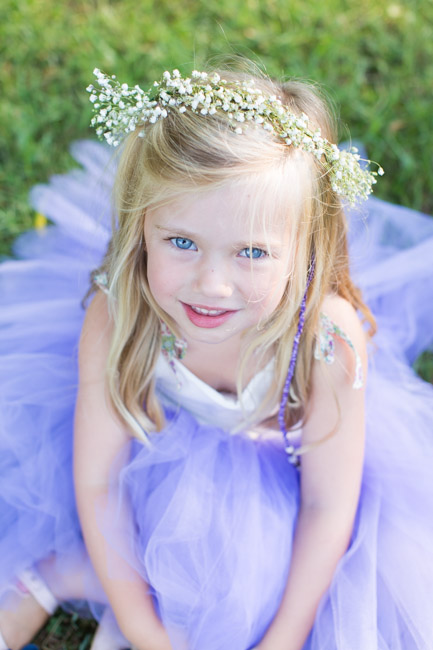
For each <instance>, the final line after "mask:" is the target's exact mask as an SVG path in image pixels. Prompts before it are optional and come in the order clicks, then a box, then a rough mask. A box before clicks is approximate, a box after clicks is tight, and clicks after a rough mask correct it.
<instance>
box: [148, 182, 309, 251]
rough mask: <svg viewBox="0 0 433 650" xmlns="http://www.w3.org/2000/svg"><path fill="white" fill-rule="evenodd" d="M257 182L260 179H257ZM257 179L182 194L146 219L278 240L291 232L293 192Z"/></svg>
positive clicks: (162, 224)
mask: <svg viewBox="0 0 433 650" xmlns="http://www.w3.org/2000/svg"><path fill="white" fill-rule="evenodd" d="M259 181H260V179H259ZM263 185H264V184H263V183H260V182H257V180H256V179H254V180H252V179H248V180H246V179H242V180H238V181H236V182H229V183H225V184H224V185H222V186H219V187H216V188H211V189H205V190H199V191H196V192H185V193H184V194H182V195H180V196H177V197H176V198H175V199H174V200H172V201H170V202H169V203H167V204H166V205H162V206H159V207H156V208H153V209H152V210H151V211H149V212H148V213H147V215H146V220H147V221H148V226H150V225H156V226H158V227H163V228H183V229H193V232H195V231H196V230H197V229H198V230H204V231H206V230H211V231H212V232H214V233H216V232H218V234H219V235H224V237H225V238H226V237H229V236H230V235H233V236H236V237H237V238H239V236H242V237H243V238H244V239H245V240H249V239H257V238H260V239H266V238H267V237H270V236H275V237H281V236H283V235H285V234H286V232H287V231H289V230H290V225H291V222H292V219H293V217H294V212H295V205H296V204H297V201H296V197H295V194H296V191H295V189H294V190H293V192H292V191H290V190H288V188H287V187H285V188H284V191H283V192H279V191H278V189H279V188H275V187H264V186H263Z"/></svg>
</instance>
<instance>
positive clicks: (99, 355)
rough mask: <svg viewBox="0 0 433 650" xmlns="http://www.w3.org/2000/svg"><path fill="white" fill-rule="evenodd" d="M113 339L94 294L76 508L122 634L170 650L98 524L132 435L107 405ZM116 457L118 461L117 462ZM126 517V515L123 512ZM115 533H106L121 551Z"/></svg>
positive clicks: (136, 580)
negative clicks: (115, 467) (113, 473)
mask: <svg viewBox="0 0 433 650" xmlns="http://www.w3.org/2000/svg"><path fill="white" fill-rule="evenodd" d="M110 337H111V324H110V320H109V316H108V310H107V304H106V298H105V296H104V295H103V294H101V293H98V294H97V295H96V296H95V298H94V299H93V301H92V303H91V305H90V307H89V309H88V312H87V315H86V319H85V323H84V326H83V331H82V336H81V341H80V354H79V366H80V384H79V392H78V398H77V406H76V413H75V438H74V480H75V490H76V497H77V507H78V512H79V516H80V521H81V526H82V531H83V535H84V539H85V543H86V547H87V550H88V552H89V555H90V559H91V561H92V564H93V566H94V568H95V571H96V573H97V575H98V577H99V579H100V582H101V584H102V586H103V589H104V591H105V593H106V595H107V598H108V600H109V602H110V604H111V607H112V608H113V611H114V613H115V615H116V618H117V621H118V623H119V626H120V628H121V629H122V632H123V633H124V635H125V636H126V638H127V639H128V640H129V641H130V642H131V643H132V644H134V645H135V646H136V647H137V648H139V650H170V648H171V645H170V642H169V640H168V636H167V634H166V632H165V631H164V629H163V627H162V625H161V623H160V621H159V619H158V618H157V616H156V614H155V611H154V608H153V604H152V600H151V597H150V595H149V593H148V591H149V590H148V585H147V584H146V583H145V582H144V581H143V580H142V578H141V576H139V575H138V574H137V573H136V572H135V571H134V570H133V568H132V567H131V565H130V563H128V562H127V561H126V560H125V559H124V558H125V557H128V555H127V553H128V551H127V548H126V544H125V545H124V546H125V548H124V549H122V554H118V553H117V552H116V551H115V550H114V549H113V547H112V545H111V544H108V543H107V542H106V540H105V538H104V535H103V534H102V532H101V530H100V527H99V524H98V522H97V511H98V509H99V510H100V509H101V507H103V508H104V507H106V504H107V495H108V484H109V474H110V470H112V467H113V463H114V462H115V461H116V460H117V461H121V456H122V453H123V454H125V453H127V451H128V442H129V440H130V436H129V434H128V432H127V430H126V428H125V425H124V424H123V423H122V422H121V421H120V420H119V418H118V417H117V416H116V415H115V413H114V411H113V409H112V408H111V406H110V403H109V399H108V395H107V389H106V384H105V364H106V359H107V355H108V349H109V344H110ZM119 455H120V458H119ZM124 516H125V517H127V516H128V513H124ZM118 530H119V528H118V526H117V525H116V524H115V523H114V517H113V530H110V531H109V534H110V537H112V538H113V539H114V538H115V537H116V535H117V539H116V547H117V548H119V547H120V548H122V544H123V540H122V539H121V538H120V537H119V532H118Z"/></svg>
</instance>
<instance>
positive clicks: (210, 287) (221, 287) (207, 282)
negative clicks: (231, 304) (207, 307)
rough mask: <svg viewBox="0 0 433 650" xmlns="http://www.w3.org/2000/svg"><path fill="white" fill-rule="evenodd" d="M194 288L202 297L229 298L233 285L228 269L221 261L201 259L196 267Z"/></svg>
mask: <svg viewBox="0 0 433 650" xmlns="http://www.w3.org/2000/svg"><path fill="white" fill-rule="evenodd" d="M195 289H196V291H197V292H198V293H200V294H201V295H203V297H208V298H230V296H231V295H232V294H233V285H232V280H231V278H230V272H229V269H227V267H226V266H225V265H224V264H222V263H219V264H217V263H215V261H213V262H212V261H209V262H207V261H203V262H202V264H200V266H199V268H198V269H197V276H196V282H195Z"/></svg>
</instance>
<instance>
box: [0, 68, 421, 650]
mask: <svg viewBox="0 0 433 650" xmlns="http://www.w3.org/2000/svg"><path fill="white" fill-rule="evenodd" d="M95 73H96V77H97V82H98V86H99V88H98V89H95V88H94V87H93V86H91V87H90V88H89V90H90V92H91V96H90V99H91V101H92V102H93V103H94V107H95V118H94V124H95V125H96V126H97V133H98V135H100V136H105V138H106V139H107V141H108V143H109V144H112V145H117V144H119V143H121V145H122V146H121V154H120V158H119V161H118V166H117V171H116V181H115V193H114V194H115V205H116V220H115V224H114V229H113V233H112V238H111V240H110V243H109V246H108V252H106V254H105V257H103V260H102V261H101V258H102V256H103V255H104V252H105V250H106V247H107V244H108V240H109V234H108V230H107V228H106V227H105V225H104V219H105V215H106V214H107V213H108V211H109V206H108V199H107V196H108V195H109V188H110V187H111V182H112V180H111V179H112V174H113V166H112V164H111V162H110V159H109V156H108V154H107V152H106V149H105V148H104V147H102V146H100V145H96V144H93V143H80V144H79V145H78V146H77V147H76V149H75V152H76V157H77V158H78V160H79V161H80V162H81V163H82V164H83V165H84V167H85V171H84V172H73V173H72V174H69V175H67V176H65V177H60V178H54V179H53V180H52V182H51V184H50V185H49V186H48V187H43V188H37V190H36V191H35V193H34V195H33V200H34V204H35V206H36V207H37V209H38V210H39V211H41V212H43V213H44V214H46V215H47V216H49V217H50V218H51V219H52V220H53V221H54V222H55V223H56V225H55V226H53V227H49V228H47V229H46V230H44V231H43V232H34V233H28V234H26V235H24V236H23V237H21V238H20V240H19V241H18V243H17V248H16V253H17V254H18V255H19V256H21V257H22V260H21V261H11V262H5V263H3V265H2V266H1V267H0V270H1V282H2V285H1V286H2V293H3V307H2V312H1V314H0V319H1V324H2V326H3V329H2V342H1V355H2V358H1V365H0V373H1V375H0V376H1V382H2V390H1V391H0V418H1V419H0V424H1V428H0V452H1V453H0V466H1V474H0V522H1V530H2V537H1V540H0V558H1V559H0V593H2V594H3V598H2V601H1V603H2V604H1V607H2V611H1V612H0V631H1V635H2V636H1V637H0V639H1V641H0V647H1V648H19V647H21V646H22V645H23V644H24V643H26V642H27V641H29V640H30V638H31V636H32V634H33V633H34V632H35V630H36V629H37V628H38V626H39V625H41V624H42V623H43V621H44V620H45V618H46V616H47V612H52V611H53V610H54V609H55V607H56V605H57V603H58V602H60V601H61V602H62V603H66V604H67V606H68V607H69V608H71V607H72V608H74V609H77V610H78V611H83V607H84V603H85V602H87V603H88V606H90V608H91V610H92V612H93V613H94V615H95V616H97V617H98V618H102V620H103V623H102V624H101V627H100V630H99V632H98V634H97V637H96V639H95V641H94V644H93V647H94V648H95V649H96V648H98V649H100V648H105V649H111V648H121V647H125V646H126V645H127V644H131V645H133V646H134V647H136V648H139V649H140V650H169V649H170V648H172V649H174V650H186V649H188V650H226V649H230V650H251V649H252V648H255V650H291V649H293V650H301V648H308V649H310V650H313V649H314V650H319V649H320V650H325V649H326V650H335V649H339V650H347V649H348V648H350V650H357V649H359V650H372V649H373V648H380V649H381V650H384V649H388V650H391V649H392V650H398V649H401V650H403V649H404V650H415V649H416V650H421V649H426V648H431V647H433V606H432V604H431V595H432V593H433V591H432V590H433V551H432V549H433V520H432V517H431V504H432V501H431V499H432V497H433V473H432V472H431V459H432V453H433V431H432V423H433V399H432V388H431V386H430V385H427V384H425V383H423V382H422V381H421V380H420V379H418V378H416V377H415V375H414V373H413V371H412V370H411V367H410V363H411V362H412V361H413V360H414V358H415V357H416V356H417V354H418V353H419V352H420V351H421V350H422V349H423V348H425V347H426V346H427V345H428V344H430V343H431V341H432V338H433V337H432V331H433V329H432V325H433V317H432V312H431V307H430V305H431V304H432V302H431V301H432V299H433V283H432V271H431V266H430V264H429V262H428V260H429V259H431V255H432V253H433V223H432V222H431V221H429V219H428V218H427V217H424V216H422V215H416V214H414V213H410V212H409V211H408V210H404V209H401V208H397V207H392V206H388V205H386V204H384V203H382V202H379V201H377V200H376V201H375V200H373V199H369V200H368V202H367V209H366V210H365V211H363V212H362V213H360V212H359V211H358V212H352V213H351V225H350V233H349V234H350V237H351V252H352V271H353V273H355V274H356V278H357V282H358V283H359V284H360V285H362V288H363V291H364V296H365V297H366V299H367V302H368V304H369V306H370V307H371V308H372V309H373V311H374V313H375V317H376V319H377V323H378V334H377V336H376V337H375V339H374V342H373V343H372V344H371V345H370V346H369V351H370V363H369V364H367V352H366V349H367V341H368V338H369V337H370V336H371V335H372V334H373V333H374V331H375V321H374V319H373V317H372V316H371V313H370V311H369V308H368V307H367V306H366V303H364V301H363V298H362V297H361V294H360V291H359V290H358V289H357V288H356V287H355V285H354V284H353V283H352V280H351V277H350V273H349V258H348V248H347V229H348V226H347V221H346V216H345V213H344V212H343V207H342V203H343V204H348V203H349V204H353V203H354V202H355V201H356V200H357V199H360V198H365V197H366V196H367V195H368V194H369V192H370V191H371V186H372V184H373V182H375V175H374V173H373V172H370V171H368V169H365V168H363V167H362V166H361V165H360V161H359V155H358V154H357V153H356V152H355V151H340V150H338V149H337V147H336V146H335V144H333V143H334V142H335V136H334V132H333V126H332V122H331V119H330V116H329V114H328V112H327V110H326V108H325V106H324V104H323V102H322V100H321V99H320V98H319V97H318V95H317V94H316V93H315V92H314V91H313V90H312V89H311V88H310V87H308V86H307V85H304V84H300V83H293V82H292V83H287V84H283V85H278V84H275V83H272V82H271V81H269V80H267V79H262V78H253V77H250V76H249V75H245V74H241V73H240V74H234V73H232V72H224V73H222V74H221V75H217V74H216V73H210V74H206V73H193V75H192V76H191V78H186V79H185V78H183V77H182V76H181V75H180V73H179V72H178V71H174V72H173V73H172V74H171V75H170V74H169V73H164V76H163V78H162V80H161V81H160V82H158V83H156V84H155V85H154V87H153V88H152V90H151V91H149V92H148V93H145V92H144V91H143V90H142V89H140V88H139V87H138V86H136V87H135V88H128V87H127V86H126V84H124V85H120V84H118V83H117V81H116V80H115V78H114V77H106V76H105V75H103V74H102V73H100V72H99V71H98V70H96V71H95ZM379 171H381V170H379ZM101 183H102V186H101ZM360 215H361V216H360ZM425 260H427V262H426V261H425ZM96 267H98V268H97V271H95V272H94V273H93V274H92V287H91V292H90V295H88V296H87V300H86V301H85V304H86V305H87V308H86V311H85V313H84V311H83V310H82V308H81V299H82V297H83V296H84V295H85V293H86V290H87V281H88V280H87V278H88V272H89V271H90V270H91V269H94V268H96ZM83 317H84V324H83V327H82V331H81V337H80V342H79V350H78V354H76V353H77V349H78V336H79V332H80V329H81V324H82V319H83ZM77 357H78V359H77ZM367 365H369V369H368V377H367ZM77 366H78V367H79V370H78V375H77ZM78 377H79V378H78ZM77 389H78V390H77ZM74 410H75V427H74V430H75V435H74V467H73V468H72V429H73V420H74V417H73V413H74ZM365 434H366V435H365ZM73 478H74V481H73ZM73 483H74V485H73ZM114 620H116V621H117V624H118V626H119V628H120V630H121V631H122V633H123V637H125V639H122V637H121V636H119V634H118V636H117V637H116V634H115V624H114Z"/></svg>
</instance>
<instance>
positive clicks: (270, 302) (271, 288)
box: [250, 264, 288, 312]
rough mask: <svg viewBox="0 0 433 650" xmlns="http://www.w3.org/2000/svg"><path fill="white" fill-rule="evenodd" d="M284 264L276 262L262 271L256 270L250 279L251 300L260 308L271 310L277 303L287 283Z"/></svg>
mask: <svg viewBox="0 0 433 650" xmlns="http://www.w3.org/2000/svg"><path fill="white" fill-rule="evenodd" d="M287 281H288V279H287V269H286V267H285V265H282V264H276V265H275V266H273V268H271V269H268V270H266V271H264V272H260V271H259V272H258V273H256V274H255V275H254V277H253V278H252V279H251V292H250V295H251V300H252V301H254V302H256V304H257V305H258V306H260V307H261V309H266V311H267V312H268V311H273V309H275V308H276V307H277V305H278V304H279V302H280V300H281V297H282V295H283V293H284V290H285V288H286V285H287Z"/></svg>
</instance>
